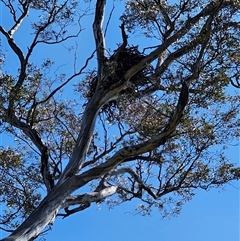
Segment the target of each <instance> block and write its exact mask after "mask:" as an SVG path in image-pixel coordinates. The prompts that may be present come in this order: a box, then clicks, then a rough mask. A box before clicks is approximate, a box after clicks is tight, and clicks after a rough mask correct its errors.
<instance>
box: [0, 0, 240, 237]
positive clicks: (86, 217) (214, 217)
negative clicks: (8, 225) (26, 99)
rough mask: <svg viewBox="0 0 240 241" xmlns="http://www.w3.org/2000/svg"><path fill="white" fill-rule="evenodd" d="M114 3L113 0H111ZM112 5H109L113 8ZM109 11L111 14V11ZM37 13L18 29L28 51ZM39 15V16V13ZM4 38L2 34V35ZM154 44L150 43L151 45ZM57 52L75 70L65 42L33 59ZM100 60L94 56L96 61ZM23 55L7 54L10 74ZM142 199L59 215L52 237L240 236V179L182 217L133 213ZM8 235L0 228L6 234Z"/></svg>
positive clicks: (82, 50)
mask: <svg viewBox="0 0 240 241" xmlns="http://www.w3.org/2000/svg"><path fill="white" fill-rule="evenodd" d="M109 2H110V1H109ZM110 8H111V4H110V6H109V8H108V9H107V12H109V11H110ZM122 9H123V8H122V6H116V8H115V10H114V16H117V17H113V19H112V21H111V23H110V25H109V29H108V34H107V39H106V40H107V41H106V43H107V47H108V48H111V49H114V48H115V47H116V44H117V43H119V42H121V35H120V29H119V28H118V26H119V25H120V22H119V21H118V15H119V13H121V11H122ZM0 12H1V13H2V15H1V18H0V22H1V25H2V26H8V25H9V24H10V20H9V17H8V16H7V12H5V11H4V10H3V8H0ZM107 16H108V15H107ZM31 17H33V16H31V15H30V17H29V19H27V21H26V23H24V25H23V26H22V27H21V28H20V29H19V31H18V32H17V33H16V42H17V43H18V44H19V45H20V46H21V47H22V48H24V49H25V50H26V49H27V46H28V43H29V41H30V39H31V38H32V36H31V35H30V34H29V28H28V24H27V23H29V21H30V19H31ZM34 17H36V16H34ZM91 25H92V20H91V17H89V18H87V19H85V20H84V21H83V27H86V30H84V31H83V33H82V34H81V35H80V41H79V42H78V50H77V54H78V63H77V64H78V66H79V67H81V66H82V64H83V61H84V60H85V58H86V57H88V56H89V55H90V54H91V52H92V51H93V50H94V40H93V37H92V29H91ZM1 39H2V37H1ZM129 41H130V42H131V43H134V44H136V43H138V41H139V44H141V43H142V42H143V41H144V40H143V39H142V38H138V37H133V38H130V39H129ZM151 44H152V45H154V43H152V42H149V45H151ZM4 49H8V46H7V43H6V42H4V41H3V50H4ZM47 57H53V58H54V59H55V61H56V65H55V66H56V69H57V68H58V64H64V66H63V67H62V68H61V72H62V71H66V73H67V74H71V71H72V62H73V52H68V51H67V49H66V48H65V46H63V45H59V46H58V47H55V46H52V45H51V46H44V45H41V46H39V47H38V48H37V49H36V52H35V54H34V55H33V56H32V61H39V63H40V62H41V60H42V59H43V58H47ZM93 64H94V61H93ZM16 66H18V60H17V59H16V57H14V56H13V55H12V53H11V52H8V53H7V61H6V66H5V67H6V69H7V70H8V71H9V73H12V71H15V73H16V68H15V67H16ZM5 140H6V139H5V138H1V139H0V144H1V145H8V144H9V145H10V144H12V143H11V142H9V143H6V141H5ZM227 155H228V157H229V158H230V159H231V160H233V162H237V161H239V156H240V153H239V148H238V147H231V148H230V149H229V151H228V152H227ZM136 204H138V201H135V202H131V203H130V202H129V203H125V204H123V205H121V206H119V207H116V208H115V209H113V210H111V211H109V210H108V207H106V206H105V205H103V206H102V207H101V208H99V207H97V206H96V205H92V206H91V207H90V208H89V209H86V210H85V211H83V212H80V213H78V214H75V215H72V216H70V217H68V218H66V219H64V220H62V219H61V218H57V220H56V221H55V223H54V226H53V228H52V231H49V232H48V235H47V236H46V239H47V240H48V241H54V240H58V241H65V240H71V241H78V240H87V241H93V240H94V241H95V240H100V241H102V240H105V241H120V240H121V241H122V240H125V241H130V240H131V241H132V240H134V241H146V240H151V241H192V240H194V241H202V240H206V241H208V240H211V241H215V240H216V241H226V240H228V241H237V240H239V237H240V236H239V235H240V234H239V229H240V223H239V209H240V207H239V182H233V183H231V184H229V185H227V186H226V188H225V189H224V190H222V189H220V190H219V189H218V190H217V189H212V190H210V191H209V192H206V191H198V192H197V194H196V196H195V197H193V200H192V201H190V202H189V203H186V204H185V205H184V206H183V210H182V212H181V214H180V215H179V216H177V217H170V218H165V219H162V218H161V215H160V213H159V212H157V211H154V212H153V213H152V215H151V216H148V217H142V216H140V215H133V213H131V211H132V212H133V210H134V208H135V205H136ZM4 236H5V234H4V233H3V232H2V233H1V231H0V237H4Z"/></svg>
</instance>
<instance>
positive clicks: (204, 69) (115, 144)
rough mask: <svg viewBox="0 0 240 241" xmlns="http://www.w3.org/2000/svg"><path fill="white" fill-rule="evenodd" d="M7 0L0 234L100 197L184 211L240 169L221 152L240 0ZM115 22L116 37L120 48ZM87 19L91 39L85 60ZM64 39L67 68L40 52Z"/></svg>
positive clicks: (0, 106)
mask: <svg viewBox="0 0 240 241" xmlns="http://www.w3.org/2000/svg"><path fill="white" fill-rule="evenodd" d="M1 5H2V8H3V9H4V10H3V11H4V14H7V13H8V14H9V15H8V18H6V19H8V21H6V22H5V21H3V25H1V26H0V33H1V36H2V37H1V40H2V43H1V44H2V51H1V77H0V88H1V95H0V118H1V133H2V136H3V146H2V147H1V150H0V157H1V158H0V175H1V187H0V195H1V202H2V203H4V207H5V210H4V212H3V213H2V215H1V218H0V223H1V229H3V230H5V231H8V232H10V234H9V237H6V238H4V239H2V240H6V241H7V240H15V241H20V240H21V241H23V240H34V239H36V238H37V237H38V236H39V235H40V234H41V233H42V232H44V231H45V230H46V229H47V228H48V227H49V225H53V222H54V220H55V218H56V217H57V216H60V217H67V216H70V215H72V214H74V213H76V212H80V211H82V210H84V209H87V208H90V206H91V204H92V203H103V202H105V203H107V204H108V205H110V206H111V207H114V206H115V205H120V204H121V203H123V202H125V201H130V200H132V199H139V200H141V204H140V205H139V206H137V207H136V211H137V212H138V213H141V214H142V215H146V214H149V213H150V212H151V211H152V210H153V209H157V210H159V211H160V213H161V214H162V215H163V216H166V215H174V214H178V213H180V211H181V207H182V205H183V204H184V203H185V202H186V201H189V200H191V198H192V196H193V195H194V193H195V191H196V190H197V189H204V190H208V189H209V188H211V187H219V186H221V185H224V184H227V183H228V182H230V181H232V180H237V179H239V177H240V169H239V167H238V166H237V165H235V164H233V163H234V162H236V160H228V159H227V157H226V155H225V151H224V150H225V148H227V145H226V143H231V142H234V141H235V140H236V139H237V138H238V137H239V119H238V118H237V114H238V110H239V105H240V103H239V96H238V95H237V94H235V92H234V91H235V90H236V89H237V88H239V87H240V83H239V73H240V62H239V60H240V56H239V53H240V45H239V42H240V35H239V34H240V31H239V30H240V28H239V26H240V25H239V12H240V2H239V1H237V0H217V1H207V0H196V1H190V0H181V1H160V0H132V1H120V0H119V1H106V0H96V1H74V0H66V1H58V0H41V1H37V0H16V1H12V0H1ZM123 5H124V6H125V9H124V10H123V12H122V13H121V15H119V16H116V14H117V13H116V11H115V6H123ZM105 8H107V9H108V10H109V9H110V11H109V13H108V14H106V11H105ZM36 16H38V17H36ZM85 18H87V21H84V19H85ZM114 18H119V21H120V26H117V24H116V26H115V31H116V32H119V33H120V35H119V36H121V38H120V39H119V41H118V42H116V43H113V44H115V46H116V48H115V49H111V48H109V46H107V44H106V38H108V37H109V35H108V27H109V24H115V23H116V21H113V19H114ZM89 19H91V21H90V20H89ZM89 28H91V29H92V32H91V33H90V32H89V31H88V33H89V36H88V38H89V39H93V40H94V42H95V46H93V48H92V52H91V53H89V56H88V57H86V58H85V57H84V59H82V58H83V57H82V56H81V54H80V53H78V46H79V45H84V44H86V43H84V42H83V41H82V36H83V33H84V29H89ZM27 33H28V34H27ZM17 34H21V35H20V36H21V38H22V40H23V38H25V37H26V36H28V37H27V39H28V40H29V41H30V42H29V44H27V45H26V43H25V42H24V41H20V38H19V37H18V38H17V37H16V36H18V35H17ZM132 36H134V37H135V39H139V45H136V44H134V42H133V40H132V38H131V37H132ZM110 40H111V38H110ZM73 43H75V45H74V44H73ZM151 43H152V44H151ZM153 43H154V44H153ZM62 45H64V46H67V47H71V46H72V48H73V49H72V50H73V52H72V53H73V55H72V58H73V66H72V69H71V70H68V71H67V72H64V71H63V72H61V68H60V67H59V69H58V71H56V67H55V65H54V61H53V58H54V57H55V56H52V58H51V56H48V51H45V50H44V49H47V48H48V47H49V46H51V47H53V48H54V46H62ZM39 47H41V48H42V49H43V50H44V51H42V52H41V54H42V55H44V58H43V59H41V58H40V57H38V55H39ZM59 48H60V47H59ZM56 49H57V48H56ZM4 50H6V52H4ZM9 53H11V54H9ZM58 55H59V56H60V53H58ZM9 56H10V57H9ZM12 56H15V57H17V59H18V62H17V64H16V65H15V62H14V65H11V63H9V61H10V62H11V60H9V58H12ZM34 58H35V60H36V59H37V60H38V61H35V60H34ZM33 60H34V61H33ZM78 60H81V61H82V62H83V65H82V66H79V64H78V63H79V62H78ZM63 64H64V63H63ZM71 71H72V72H71ZM69 93H70V94H69ZM82 188H84V189H82ZM82 190H84V192H83V191H82ZM86 190H88V192H86ZM73 193H74V194H73Z"/></svg>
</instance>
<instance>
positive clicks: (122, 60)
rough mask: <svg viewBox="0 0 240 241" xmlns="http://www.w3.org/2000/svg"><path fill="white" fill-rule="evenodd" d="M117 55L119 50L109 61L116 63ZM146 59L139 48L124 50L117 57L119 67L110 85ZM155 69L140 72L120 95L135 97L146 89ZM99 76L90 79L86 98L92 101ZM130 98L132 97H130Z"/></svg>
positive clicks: (150, 67)
mask: <svg viewBox="0 0 240 241" xmlns="http://www.w3.org/2000/svg"><path fill="white" fill-rule="evenodd" d="M116 54H117V50H116V51H114V54H113V55H112V56H111V57H110V58H109V59H108V60H107V61H109V62H111V61H116ZM144 58H145V55H144V54H142V53H140V52H139V50H138V47H137V46H132V47H126V48H124V50H122V51H121V52H120V53H119V55H118V57H117V67H116V70H115V73H114V75H112V76H111V78H109V81H108V85H110V84H111V83H115V82H117V81H120V80H121V79H122V78H123V76H124V75H125V73H126V72H127V71H128V70H129V69H130V68H132V67H133V66H134V65H136V64H138V63H140V62H141V61H142V60H143V59H144ZM152 71H153V67H152V66H151V65H149V66H147V67H146V68H144V69H142V70H140V71H139V72H137V73H136V74H135V75H133V76H132V77H131V79H130V80H129V83H128V87H127V88H126V89H125V90H124V91H122V92H121V93H120V95H121V94H127V95H133V94H134V93H136V92H137V91H138V90H140V89H142V88H144V87H146V86H147V85H148V84H149V78H148V76H149V74H150V73H152ZM97 81H98V79H97V76H96V75H92V76H91V79H89V89H88V92H87V93H86V97H87V98H88V99H90V98H91V97H92V96H93V94H94V92H95V90H96V86H97ZM129 97H130V96H129ZM115 102H116V101H113V102H112V103H111V104H113V103H115Z"/></svg>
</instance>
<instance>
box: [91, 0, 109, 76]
mask: <svg viewBox="0 0 240 241" xmlns="http://www.w3.org/2000/svg"><path fill="white" fill-rule="evenodd" d="M105 5H106V0H97V4H96V11H95V19H94V23H93V33H94V38H95V43H96V50H97V61H98V81H100V80H101V79H102V77H103V68H104V61H105V59H106V54H105V51H106V47H105V38H104V33H103V30H102V24H103V19H104V11H105Z"/></svg>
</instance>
